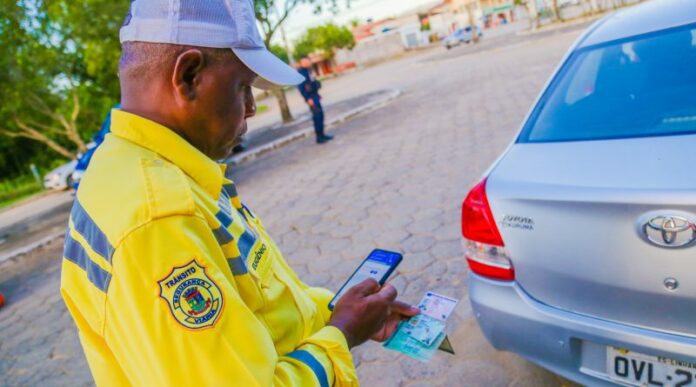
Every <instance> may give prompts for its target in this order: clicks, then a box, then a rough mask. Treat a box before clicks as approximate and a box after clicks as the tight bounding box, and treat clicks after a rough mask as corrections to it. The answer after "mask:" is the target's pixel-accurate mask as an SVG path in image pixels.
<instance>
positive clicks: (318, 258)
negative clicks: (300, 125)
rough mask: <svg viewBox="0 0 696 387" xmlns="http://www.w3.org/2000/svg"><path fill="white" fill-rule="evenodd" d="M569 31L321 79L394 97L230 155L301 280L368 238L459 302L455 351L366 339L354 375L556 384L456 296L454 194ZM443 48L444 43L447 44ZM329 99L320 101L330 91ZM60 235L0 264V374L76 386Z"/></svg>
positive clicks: (80, 373)
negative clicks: (494, 343)
mask: <svg viewBox="0 0 696 387" xmlns="http://www.w3.org/2000/svg"><path fill="white" fill-rule="evenodd" d="M579 32H580V31H579V30H575V31H572V32H568V33H561V34H556V35H551V36H546V37H543V38H541V39H531V38H530V39H524V38H522V39H519V40H518V41H516V42H515V44H511V45H505V46H495V45H491V46H490V47H489V48H488V49H485V46H483V45H484V44H486V43H485V41H484V43H482V46H481V47H480V48H476V51H475V52H473V53H468V54H466V53H467V52H466V50H467V49H469V48H471V47H468V46H464V47H461V48H459V49H458V50H459V51H460V52H461V55H452V54H447V57H446V58H445V57H438V55H441V54H442V52H444V48H442V49H441V50H440V49H438V50H434V51H430V52H426V53H422V54H420V55H411V56H407V57H405V58H403V59H401V60H397V61H392V62H387V63H384V64H382V65H380V66H376V67H373V68H370V69H367V70H365V71H361V72H356V73H353V74H348V75H346V76H343V77H340V78H337V79H334V80H332V81H330V82H326V83H325V85H324V89H323V91H324V94H325V95H327V96H328V95H332V94H333V93H336V94H335V95H334V97H335V98H338V97H336V95H338V96H341V95H344V96H345V95H350V94H351V93H358V92H361V93H365V92H369V91H373V90H379V89H390V88H398V89H401V90H402V91H403V92H404V93H403V95H402V96H401V97H399V98H398V99H397V100H396V101H394V102H392V103H391V104H389V105H387V106H386V107H384V108H382V109H380V110H377V111H375V112H373V113H370V114H368V115H365V116H362V117H360V118H357V119H355V120H353V121H351V122H348V123H347V124H345V125H342V126H340V127H338V128H337V129H336V130H335V134H336V139H335V140H334V141H332V142H331V143H329V144H328V145H324V146H317V145H316V144H314V142H313V141H311V140H308V141H301V142H296V143H293V144H290V145H288V146H286V147H284V148H281V149H279V150H277V151H274V152H271V153H268V154H265V155H263V156H261V157H260V158H258V159H256V160H254V161H252V162H249V163H246V164H243V165H241V166H237V167H235V168H234V170H232V172H231V173H232V177H233V178H234V179H235V180H236V181H237V183H238V188H239V192H240V195H241V197H242V199H243V200H245V201H246V202H247V204H248V205H249V206H250V208H252V209H253V210H254V211H255V212H256V213H257V214H258V215H259V216H260V217H261V218H262V219H263V220H264V223H265V225H266V227H267V228H268V229H269V230H270V232H271V234H272V235H273V236H274V238H275V239H276V240H277V241H278V243H279V245H280V247H281V249H282V250H283V251H284V254H285V257H286V258H287V260H288V262H289V263H290V264H291V266H293V267H294V268H295V270H296V271H297V273H298V274H299V276H300V277H301V278H302V279H303V280H304V281H305V282H307V283H310V284H313V285H320V286H326V287H328V288H330V289H333V290H336V288H337V287H338V286H340V285H341V283H342V282H343V281H344V280H345V279H346V278H347V277H348V276H349V274H350V273H351V272H352V271H353V269H354V268H355V267H356V265H358V263H359V262H360V261H361V260H362V258H363V257H364V256H365V255H366V254H367V253H369V251H371V250H372V249H373V248H375V247H382V248H387V249H394V250H398V251H402V252H403V253H404V256H405V259H404V263H403V264H402V265H401V266H400V268H399V270H398V272H397V273H396V276H395V278H394V280H393V284H394V285H395V286H396V287H397V288H398V289H399V291H400V293H401V297H402V298H403V299H404V300H405V301H408V302H413V303H415V302H417V301H418V300H419V299H420V297H421V296H422V295H423V293H424V292H425V291H426V290H432V291H436V292H439V293H442V294H446V295H449V296H452V297H456V298H459V299H461V302H460V304H459V306H458V307H457V309H456V312H455V313H454V315H453V316H452V317H451V318H450V322H449V324H448V325H449V328H448V329H449V335H450V338H451V340H452V344H453V346H454V348H455V351H456V352H457V354H456V355H446V354H437V355H436V357H435V358H434V359H433V360H432V361H431V362H430V363H428V364H422V363H419V362H416V361H414V360H411V359H409V358H406V357H404V356H403V355H398V354H396V353H393V352H390V351H387V350H385V349H383V348H381V347H379V345H378V344H375V343H369V344H367V345H365V346H363V347H360V348H358V349H356V350H355V351H354V357H355V361H356V364H357V365H358V374H359V376H360V378H361V381H362V383H363V385H365V386H384V385H388V386H459V385H471V386H559V385H563V384H566V382H564V381H563V380H562V379H560V378H558V377H557V376H555V375H553V374H551V373H549V372H547V371H545V370H543V369H541V368H539V367H537V366H535V365H533V364H531V363H528V362H527V361H525V360H523V359H521V358H519V357H518V356H516V355H513V354H509V353H501V352H497V351H495V350H494V349H493V348H491V347H490V345H488V343H487V342H486V341H485V339H484V338H483V336H482V335H481V333H480V331H479V329H478V327H477V325H476V322H475V319H474V317H473V315H472V311H471V308H470V306H469V303H468V298H467V290H466V285H467V276H466V274H467V271H468V268H467V266H466V263H465V261H464V259H463V256H462V251H461V247H460V226H459V216H460V205H461V201H462V199H463V198H464V196H465V195H466V193H467V191H468V189H469V187H471V186H472V185H473V184H474V183H475V182H476V181H477V180H478V179H479V178H480V176H481V174H482V173H483V172H484V171H485V169H486V168H487V167H488V166H489V164H490V163H491V162H492V161H493V160H494V159H495V158H496V157H497V156H498V155H499V154H500V152H502V151H503V150H504V148H505V147H506V146H507V144H509V142H510V141H511V140H512V138H513V136H514V134H515V133H516V131H517V128H518V127H519V124H520V121H521V120H522V119H523V117H524V115H525V114H526V112H527V111H528V109H529V107H530V104H531V103H532V101H533V100H534V98H535V96H536V95H537V94H538V92H539V91H540V88H541V87H542V85H543V84H544V83H545V81H546V79H547V78H548V77H549V76H550V74H551V72H552V71H553V69H554V68H555V66H556V65H557V62H558V61H559V59H560V58H561V57H562V55H563V53H564V51H565V50H566V49H567V47H568V46H569V45H570V44H571V43H572V41H573V40H574V39H575V37H576V36H577V35H578V34H579ZM453 51H454V50H453ZM334 97H332V98H334ZM60 252H61V246H60V242H58V243H54V244H51V245H49V246H46V247H43V248H41V249H38V250H37V251H35V252H33V253H31V254H29V255H26V256H24V257H18V258H16V259H13V260H9V261H6V262H0V291H2V292H4V293H6V295H7V297H8V301H9V303H8V305H7V306H6V307H4V308H2V309H0V375H3V376H2V378H0V385H13V386H14V385H89V384H91V377H90V375H89V370H88V368H87V366H86V363H85V360H84V357H83V354H82V352H81V350H80V347H79V343H78V341H77V335H76V332H75V329H74V325H73V323H72V321H71V319H70V317H69V315H68V313H67V311H66V310H65V307H64V305H63V303H62V301H61V300H60V295H59V292H58V287H59V277H60V273H59V265H60Z"/></svg>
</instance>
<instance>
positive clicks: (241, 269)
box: [227, 257, 249, 275]
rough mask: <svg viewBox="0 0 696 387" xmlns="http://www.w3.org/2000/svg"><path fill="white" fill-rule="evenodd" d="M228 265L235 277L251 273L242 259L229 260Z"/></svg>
mask: <svg viewBox="0 0 696 387" xmlns="http://www.w3.org/2000/svg"><path fill="white" fill-rule="evenodd" d="M227 264H228V265H230V270H232V274H234V275H243V274H246V273H248V272H249V271H248V270H247V266H246V263H245V262H244V259H242V257H234V258H227Z"/></svg>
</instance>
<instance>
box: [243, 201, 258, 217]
mask: <svg viewBox="0 0 696 387" xmlns="http://www.w3.org/2000/svg"><path fill="white" fill-rule="evenodd" d="M242 208H244V209H245V210H246V212H248V213H249V216H251V218H252V219H256V215H254V213H253V212H251V210H250V209H249V207H247V206H246V204H244V203H242Z"/></svg>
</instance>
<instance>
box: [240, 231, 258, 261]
mask: <svg viewBox="0 0 696 387" xmlns="http://www.w3.org/2000/svg"><path fill="white" fill-rule="evenodd" d="M254 243H256V236H255V235H254V234H252V233H251V232H249V230H244V233H243V234H242V236H241V237H239V243H237V247H239V252H240V253H241V254H242V257H245V258H246V257H248V256H249V252H250V251H251V248H252V247H253V246H254Z"/></svg>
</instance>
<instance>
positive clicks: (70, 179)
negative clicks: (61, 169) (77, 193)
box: [65, 173, 73, 190]
mask: <svg viewBox="0 0 696 387" xmlns="http://www.w3.org/2000/svg"><path fill="white" fill-rule="evenodd" d="M65 184H67V185H68V186H67V187H66V188H65V189H66V190H70V189H72V186H73V179H72V173H71V174H69V175H68V178H67V179H65Z"/></svg>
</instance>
